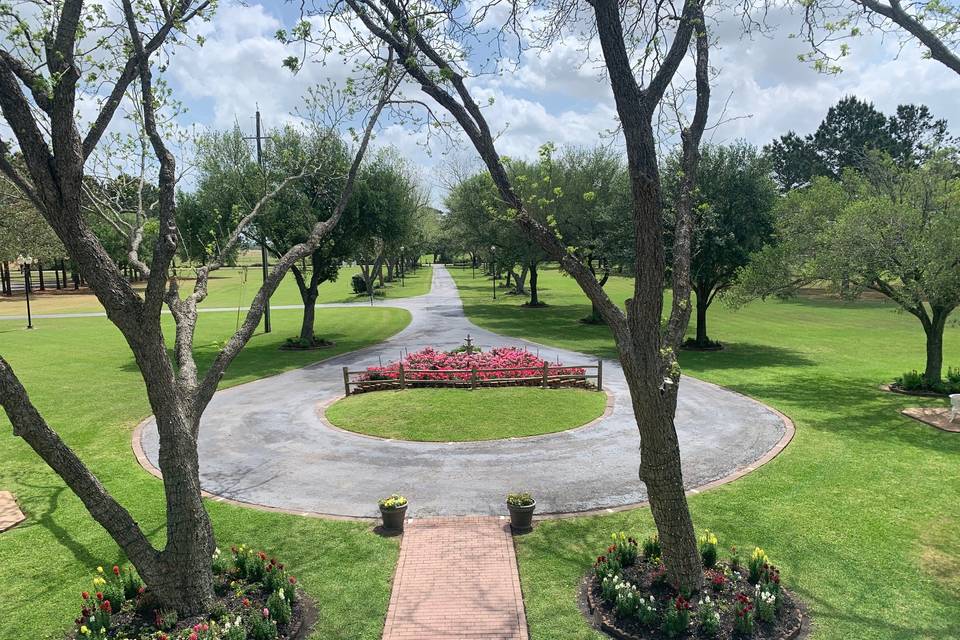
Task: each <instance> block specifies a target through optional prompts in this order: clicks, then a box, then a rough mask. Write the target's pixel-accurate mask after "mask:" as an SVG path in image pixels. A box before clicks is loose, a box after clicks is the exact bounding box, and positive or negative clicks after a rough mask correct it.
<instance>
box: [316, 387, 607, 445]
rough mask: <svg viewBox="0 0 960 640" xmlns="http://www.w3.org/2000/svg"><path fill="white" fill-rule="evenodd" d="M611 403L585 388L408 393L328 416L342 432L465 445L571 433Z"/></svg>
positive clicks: (374, 395)
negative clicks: (462, 443)
mask: <svg viewBox="0 0 960 640" xmlns="http://www.w3.org/2000/svg"><path fill="white" fill-rule="evenodd" d="M606 402H607V396H606V394H603V393H597V392H596V391H587V390H585V389H538V388H536V387H506V388H502V389H482V388H481V389H475V390H473V391H471V390H469V389H407V390H406V391H372V392H369V393H361V394H358V395H354V396H350V397H347V398H343V399H342V400H339V401H338V402H335V403H334V404H332V405H331V406H330V407H328V408H327V412H326V413H327V419H328V420H330V422H331V423H333V424H334V425H336V426H338V427H340V428H342V429H347V430H348V431H357V432H359V433H366V434H368V435H372V436H379V437H381V438H394V439H397V440H420V441H428V442H463V441H468V440H496V439H499V438H512V437H519V436H534V435H539V434H542V433H554V432H556V431H563V430H565V429H571V428H573V427H578V426H580V425H583V424H586V423H588V422H590V421H591V420H593V419H594V418H598V417H600V416H601V415H603V410H604V408H605V407H606Z"/></svg>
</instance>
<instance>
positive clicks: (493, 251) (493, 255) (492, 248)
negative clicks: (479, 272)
mask: <svg viewBox="0 0 960 640" xmlns="http://www.w3.org/2000/svg"><path fill="white" fill-rule="evenodd" d="M490 256H491V262H492V263H493V264H492V265H491V266H492V267H493V299H494V300H496V299H497V246H496V245H493V244H492V245H490Z"/></svg>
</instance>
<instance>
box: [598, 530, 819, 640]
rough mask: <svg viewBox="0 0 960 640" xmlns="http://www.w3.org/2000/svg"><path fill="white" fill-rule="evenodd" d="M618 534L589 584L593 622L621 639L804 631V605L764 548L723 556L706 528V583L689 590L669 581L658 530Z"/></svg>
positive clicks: (782, 638)
mask: <svg viewBox="0 0 960 640" xmlns="http://www.w3.org/2000/svg"><path fill="white" fill-rule="evenodd" d="M613 538H614V542H613V544H612V545H610V546H609V547H608V548H607V550H606V553H604V555H601V556H599V557H598V558H597V561H596V562H595V563H594V566H593V573H592V574H591V575H590V576H589V577H588V578H587V580H586V583H585V586H584V591H585V593H584V595H585V597H586V598H585V599H586V604H587V608H588V609H589V611H590V613H591V615H592V617H593V623H594V624H595V625H596V626H597V627H598V628H599V629H600V630H601V631H603V632H605V633H606V634H608V635H610V636H612V637H614V638H619V639H621V640H641V639H642V640H655V639H659V638H723V639H727V638H755V639H757V640H792V639H793V638H797V637H798V636H799V634H800V632H801V629H802V621H803V615H802V611H801V608H800V606H799V604H798V603H797V601H796V600H795V599H794V597H793V596H792V595H791V594H790V593H789V592H788V591H787V590H786V589H784V588H783V587H782V586H781V584H780V572H779V571H778V570H777V568H776V567H774V566H773V565H772V564H771V563H770V562H769V560H768V559H767V556H766V554H765V553H764V552H763V550H762V549H759V548H758V549H756V550H754V552H753V554H752V555H751V557H750V558H749V560H748V561H747V563H746V565H744V564H742V563H741V561H740V558H739V557H738V555H737V552H736V549H732V550H731V555H730V558H729V560H727V561H724V562H719V561H718V559H717V539H716V536H714V535H713V534H711V533H710V532H705V533H704V535H703V536H701V537H700V553H701V557H702V559H703V564H704V587H703V590H702V591H701V593H699V594H696V595H692V596H691V595H689V594H681V593H678V592H677V590H676V589H674V588H673V587H671V586H670V585H669V584H668V583H667V580H666V569H665V568H664V566H663V563H662V562H661V561H660V557H659V556H660V547H659V542H658V540H657V538H656V536H653V537H651V538H648V539H647V540H646V541H645V542H644V543H643V545H642V546H641V545H638V544H637V542H636V540H634V539H633V538H629V537H627V536H626V535H624V534H623V533H619V534H614V536H613Z"/></svg>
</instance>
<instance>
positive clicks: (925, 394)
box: [880, 383, 950, 398]
mask: <svg viewBox="0 0 960 640" xmlns="http://www.w3.org/2000/svg"><path fill="white" fill-rule="evenodd" d="M880 390H881V391H889V392H890V393H899V394H900V395H902V396H919V397H921V398H947V397H949V396H950V394H949V393H940V392H939V391H928V390H926V389H904V388H903V387H901V386H899V385H898V384H896V383H894V384H882V385H880Z"/></svg>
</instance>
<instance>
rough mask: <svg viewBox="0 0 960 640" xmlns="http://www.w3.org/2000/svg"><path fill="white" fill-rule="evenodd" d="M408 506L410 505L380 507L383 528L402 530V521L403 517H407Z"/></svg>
mask: <svg viewBox="0 0 960 640" xmlns="http://www.w3.org/2000/svg"><path fill="white" fill-rule="evenodd" d="M408 506H410V505H409V504H405V505H403V506H402V507H397V508H395V509H385V508H383V507H380V516H381V517H382V518H383V528H384V529H386V530H387V531H403V521H404V518H406V517H407V507H408Z"/></svg>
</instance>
